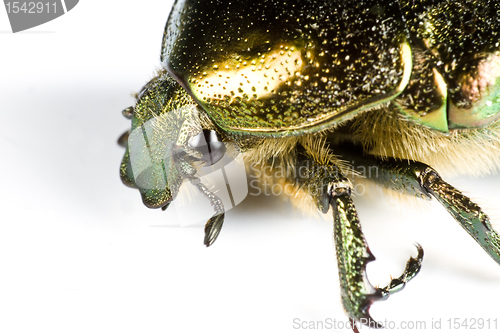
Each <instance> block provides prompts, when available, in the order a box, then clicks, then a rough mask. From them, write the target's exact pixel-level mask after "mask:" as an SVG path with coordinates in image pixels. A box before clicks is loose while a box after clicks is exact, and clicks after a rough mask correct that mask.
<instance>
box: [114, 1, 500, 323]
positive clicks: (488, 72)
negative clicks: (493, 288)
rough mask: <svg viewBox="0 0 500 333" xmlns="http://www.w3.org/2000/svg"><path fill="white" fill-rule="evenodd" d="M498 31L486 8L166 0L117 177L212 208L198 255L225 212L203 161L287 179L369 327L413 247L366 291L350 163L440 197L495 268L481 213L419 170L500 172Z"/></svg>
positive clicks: (153, 197) (408, 189)
mask: <svg viewBox="0 0 500 333" xmlns="http://www.w3.org/2000/svg"><path fill="white" fill-rule="evenodd" d="M499 22H500V3H499V2H498V1H496V0H453V1H452V0H401V1H397V0H365V1H359V0H330V1H317V0H287V1H284V0H273V1H271V0H260V1H258V2H247V1H222V0H217V1H215V0H214V1H203V0H177V1H176V2H175V4H174V7H173V9H172V12H171V14H170V17H169V19H168V22H167V25H166V28H165V33H164V37H163V42H162V53H161V61H162V67H163V69H162V70H160V71H159V72H158V75H157V76H156V77H155V78H153V79H152V80H151V81H150V82H149V83H148V84H147V85H146V86H145V87H144V88H143V89H142V91H141V92H140V93H139V94H138V96H137V100H136V105H135V107H130V108H128V109H126V110H125V111H124V115H125V116H126V117H127V118H130V119H132V129H131V131H129V132H128V133H126V134H125V135H124V136H123V137H122V138H121V139H120V142H121V143H122V144H123V145H124V146H126V147H127V150H126V152H125V156H124V158H123V161H122V164H121V170H120V171H121V172H120V174H121V179H122V181H123V182H124V183H125V184H126V185H128V186H131V187H134V188H138V189H139V191H140V193H141V195H142V199H143V202H144V204H145V205H146V206H148V207H151V208H160V207H162V208H163V209H166V208H167V207H168V205H169V204H170V203H171V201H172V200H174V198H175V197H176V195H177V193H178V191H179V188H180V187H181V185H182V183H183V182H184V181H185V180H188V181H190V182H191V183H192V184H193V185H194V186H196V187H197V188H198V189H199V190H200V191H201V192H202V193H203V194H204V195H205V196H206V197H207V198H208V199H209V200H210V202H211V204H212V206H213V207H214V210H215V213H214V215H213V216H212V218H210V219H209V221H208V223H207V225H206V228H205V244H206V245H207V246H209V245H211V244H212V243H213V242H214V241H215V239H216V238H217V236H218V234H219V232H220V229H221V227H222V223H223V220H224V207H223V205H222V203H221V201H220V199H219V198H218V197H217V196H216V195H214V194H213V193H211V192H210V190H209V189H208V188H207V187H206V186H205V185H204V184H203V183H202V182H200V181H199V178H198V177H197V170H198V168H199V167H200V165H203V164H204V165H207V164H208V165H210V164H213V163H216V162H217V160H219V159H220V158H221V157H222V156H223V155H224V153H225V152H226V148H228V146H235V147H236V148H237V150H238V151H239V152H240V153H241V154H242V155H243V157H244V158H245V160H246V161H247V162H249V163H252V165H253V167H254V168H255V167H258V168H262V169H264V168H266V169H267V170H269V169H271V168H274V169H277V168H285V169H286V172H285V173H284V174H283V173H281V175H282V176H281V177H276V179H274V181H275V182H276V183H280V184H288V185H291V186H293V188H294V193H293V197H295V198H297V197H300V198H305V200H309V201H310V202H311V203H312V204H314V205H315V206H316V207H317V208H318V209H319V210H320V211H321V212H323V213H327V212H328V211H329V210H330V208H331V211H332V212H333V219H334V230H335V244H336V252H337V260H338V268H339V274H340V281H341V291H342V302H343V305H344V308H345V310H346V312H347V314H348V315H349V317H350V318H351V320H352V321H353V322H354V321H357V322H363V323H365V324H368V325H370V326H372V327H377V326H378V324H377V323H376V322H375V321H373V320H372V319H371V317H370V315H369V308H370V305H371V304H372V303H373V302H374V301H377V300H383V299H386V298H387V297H388V296H389V295H390V294H392V293H394V292H396V291H399V290H401V289H402V288H403V287H404V286H405V284H406V283H407V282H408V281H409V280H410V279H411V278H413V277H414V276H415V275H416V274H417V273H418V271H419V270H420V265H421V262H422V258H423V250H422V248H421V247H420V246H417V248H418V256H417V257H416V258H410V259H409V260H408V263H407V265H406V268H405V270H404V272H403V274H402V275H401V276H400V277H398V278H396V279H393V280H392V281H391V283H390V284H389V285H388V286H386V287H384V288H375V287H373V286H372V285H371V284H370V283H369V281H368V279H367V278H366V274H365V270H366V265H367V263H368V262H370V261H372V260H374V257H373V255H372V254H371V252H370V250H369V248H368V246H367V244H366V241H365V239H364V236H363V233H362V231H361V228H360V223H359V220H358V217H357V214H356V210H355V207H354V205H353V201H352V199H351V191H352V188H353V185H352V184H353V182H356V181H358V180H357V178H356V177H354V175H353V174H352V172H351V170H352V167H353V166H361V167H366V168H376V169H377V170H378V172H377V173H376V174H372V175H371V179H370V180H373V181H375V182H377V183H379V184H380V185H382V186H384V187H385V188H388V189H390V190H394V191H397V192H400V193H403V194H408V195H411V196H417V197H421V198H424V199H431V197H434V198H436V199H437V200H438V201H439V202H440V203H441V204H442V205H443V206H444V207H445V208H446V209H447V210H448V212H449V213H450V214H451V215H452V216H453V217H454V218H455V219H456V220H457V221H458V222H459V223H460V224H461V225H462V226H463V227H464V229H465V230H466V231H467V232H468V233H469V234H470V235H471V236H472V237H473V238H474V239H475V240H476V241H477V242H478V243H479V245H480V246H481V247H482V248H483V249H484V250H485V251H486V252H487V253H488V254H489V255H490V256H491V257H492V258H493V259H494V260H495V261H496V262H498V263H500V237H499V234H498V233H497V232H496V231H495V230H493V228H492V226H491V225H490V222H489V218H488V216H487V215H486V214H485V213H484V212H483V211H482V210H481V208H480V207H478V206H477V205H476V204H474V203H473V202H471V201H470V199H469V198H467V197H466V196H464V195H463V194H462V193H460V192H459V191H458V190H456V189H455V188H454V187H452V186H451V185H449V184H448V183H446V182H445V181H444V180H443V179H442V178H441V177H440V176H439V174H438V173H437V172H436V171H435V169H433V168H431V167H430V166H429V165H433V166H434V167H435V168H436V169H438V170H439V169H441V170H450V169H454V170H456V171H462V172H469V173H475V172H476V173H477V172H479V173H484V172H489V171H491V170H493V169H495V168H496V167H498V166H500V122H499V121H497V120H498V118H499V117H500V23H499ZM129 134H130V135H129ZM203 139H205V141H206V144H205V145H206V147H205V148H203V144H200V142H205V141H203Z"/></svg>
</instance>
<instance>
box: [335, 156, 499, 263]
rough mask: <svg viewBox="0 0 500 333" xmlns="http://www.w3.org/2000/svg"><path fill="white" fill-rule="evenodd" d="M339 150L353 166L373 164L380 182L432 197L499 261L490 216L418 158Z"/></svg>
mask: <svg viewBox="0 0 500 333" xmlns="http://www.w3.org/2000/svg"><path fill="white" fill-rule="evenodd" d="M353 151H354V150H353V149H349V152H348V151H345V150H344V151H342V152H341V154H342V157H343V158H345V159H347V160H349V161H350V162H352V163H353V165H354V166H362V167H376V168H377V171H378V172H377V173H375V174H371V175H370V174H369V175H368V176H369V179H372V180H374V181H376V182H377V183H379V184H380V185H382V186H384V187H386V188H389V189H392V190H396V191H399V192H404V193H407V194H411V195H416V196H419V197H423V198H427V199H431V197H434V198H435V199H436V200H437V201H439V203H441V205H443V207H444V208H445V209H446V210H447V211H448V213H449V214H450V215H451V216H452V217H453V218H454V219H455V220H456V221H457V222H458V223H459V224H460V225H461V226H462V227H463V228H464V229H465V230H466V231H467V233H468V234H469V235H470V236H472V238H474V240H475V241H476V242H477V243H478V244H479V245H480V246H481V247H482V248H483V250H484V251H486V253H488V255H489V256H490V257H491V258H492V259H493V260H495V261H496V262H497V263H499V264H500V234H499V233H498V232H497V231H495V229H493V227H492V225H491V223H490V218H489V217H488V215H486V213H485V212H484V211H483V210H482V209H481V207H479V206H478V205H477V204H475V203H474V202H472V200H471V199H470V198H468V197H467V196H466V195H464V194H463V193H462V192H460V191H459V190H457V189H456V188H455V187H453V186H452V185H450V184H449V183H447V182H446V181H444V180H443V179H442V178H441V176H440V175H439V174H438V173H437V171H436V170H434V169H433V168H431V167H430V166H428V165H426V164H424V163H420V162H417V161H407V160H395V159H392V158H386V159H380V158H378V157H376V156H373V155H363V154H356V153H352V152H353Z"/></svg>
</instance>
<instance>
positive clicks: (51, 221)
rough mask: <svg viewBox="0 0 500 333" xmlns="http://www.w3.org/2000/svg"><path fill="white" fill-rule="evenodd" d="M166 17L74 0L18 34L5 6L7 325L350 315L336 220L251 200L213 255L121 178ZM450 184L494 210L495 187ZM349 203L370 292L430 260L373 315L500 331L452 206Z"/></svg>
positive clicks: (0, 264) (493, 292)
mask: <svg viewBox="0 0 500 333" xmlns="http://www.w3.org/2000/svg"><path fill="white" fill-rule="evenodd" d="M170 7H171V3H170V2H169V1H140V2H139V1H135V2H124V1H91V0H87V1H81V2H80V3H79V4H78V5H77V6H76V7H75V8H74V9H73V10H72V11H70V12H69V13H68V14H66V15H64V16H62V17H60V18H58V19H56V20H54V21H52V22H49V23H47V24H44V25H42V26H39V27H35V28H33V29H31V30H28V31H26V32H21V33H18V34H12V33H11V32H10V26H9V24H8V21H7V15H6V13H5V11H4V10H3V8H2V9H0V97H1V98H0V115H1V118H0V119H1V124H0V175H1V181H0V189H1V190H0V216H1V221H0V332H9V333H10V332H42V331H43V332H52V333H56V332H72V333H73V332H93V333H100V332H148V333H149V332H151V333H152V332H201V331H203V332H298V331H304V330H297V329H294V328H293V320H294V318H298V319H299V320H301V321H318V320H324V319H325V318H331V319H336V320H338V321H342V322H345V321H346V320H347V319H346V317H345V316H344V313H343V311H342V308H341V305H340V297H339V288H338V278H337V270H336V261H335V253H334V246H333V242H332V223H331V221H330V220H331V216H328V218H327V219H324V220H323V219H318V218H314V217H307V216H303V215H302V213H300V212H298V211H297V210H295V209H294V208H293V207H291V206H290V205H289V204H287V203H284V202H282V201H280V199H279V198H275V197H266V196H260V197H249V198H248V199H247V200H246V201H244V202H243V203H242V204H241V205H240V206H238V207H237V208H236V209H233V210H230V211H229V212H228V213H227V214H226V222H225V226H224V228H223V231H222V233H221V235H220V236H219V239H218V240H217V242H216V243H215V245H214V246H213V247H211V248H209V249H207V248H205V247H204V246H203V229H202V228H201V227H187V228H181V227H179V226H178V224H179V221H176V220H175V219H176V217H175V214H172V213H171V212H170V213H169V212H161V211H159V210H150V209H147V208H146V207H144V206H143V205H142V202H141V199H140V196H139V193H138V192H137V191H135V190H132V189H128V188H126V187H125V186H124V185H122V184H121V182H120V179H119V176H118V168H119V164H120V160H121V157H122V154H123V149H122V148H120V147H119V146H117V144H116V139H117V138H118V136H119V135H120V134H121V133H122V132H123V131H125V130H126V129H127V128H128V127H129V126H130V121H127V120H126V119H125V118H123V117H122V116H121V110H122V109H124V108H125V107H127V106H129V105H131V104H132V102H133V99H132V97H131V96H130V94H131V93H133V92H136V91H138V90H139V89H140V88H141V86H142V85H143V84H144V83H145V82H147V80H148V79H149V78H150V77H151V76H152V74H153V71H154V69H155V68H157V67H158V66H159V53H160V44H161V38H162V33H163V27H164V24H165V21H166V19H167V17H168V13H169V11H170ZM450 181H451V183H453V184H455V185H456V186H457V187H459V188H461V189H464V190H465V191H466V192H467V193H469V194H471V195H472V196H473V197H475V198H482V200H480V203H484V202H486V206H490V207H491V208H494V207H495V205H497V202H498V198H499V195H498V192H497V188H498V185H499V184H500V178H498V177H495V176H490V177H487V178H482V179H472V178H468V177H461V178H454V179H451V180H450ZM356 204H357V207H358V210H359V214H360V218H361V219H362V221H363V228H364V231H365V234H366V237H367V239H368V242H369V244H370V247H371V250H372V252H373V253H374V255H375V256H376V257H377V261H376V262H375V263H372V264H370V265H369V266H370V267H369V270H368V271H369V272H368V273H369V276H370V278H371V280H372V282H373V283H374V284H376V283H379V284H381V285H384V284H385V283H387V281H388V279H389V275H390V274H392V275H393V276H398V275H399V274H400V273H401V271H402V270H403V267H404V263H405V261H406V259H407V257H408V256H410V255H415V253H416V251H415V249H414V248H413V244H414V243H415V242H417V241H418V242H420V243H421V244H422V245H423V247H424V250H425V258H424V264H423V269H422V271H421V273H420V274H419V276H417V278H416V279H415V280H414V281H412V282H411V283H410V284H409V285H408V286H407V289H405V290H404V291H403V292H402V293H400V294H397V295H394V296H392V297H391V298H390V299H389V300H388V301H386V302H382V303H379V304H376V305H374V306H373V308H372V315H373V317H374V318H375V319H378V320H385V319H387V320H393V321H395V323H396V324H400V323H401V321H416V320H425V321H426V324H427V327H428V328H430V325H431V320H432V319H434V320H436V319H439V318H441V320H442V327H443V329H442V330H441V331H445V329H444V328H446V327H447V324H448V323H447V319H448V318H460V319H464V318H484V319H488V318H490V319H491V320H494V319H495V318H496V319H497V323H498V325H500V318H499V317H500V314H499V311H498V299H499V296H500V268H499V267H498V265H497V264H496V263H495V262H494V261H492V260H491V259H490V258H489V257H488V256H487V255H486V254H485V253H484V252H483V251H482V250H481V248H480V247H479V246H477V245H476V244H475V242H474V241H473V240H472V239H471V238H470V237H469V236H468V235H467V234H466V233H465V232H464V231H463V230H462V229H461V227H460V226H459V225H458V224H457V223H455V222H454V221H453V220H452V219H451V218H450V217H449V216H447V213H446V212H445V211H444V209H442V208H441V207H439V206H438V205H437V204H426V205H424V206H422V208H408V205H407V204H405V203H399V202H397V201H394V202H392V201H388V200H386V199H385V198H384V197H381V196H380V195H379V193H378V192H377V193H376V194H375V195H371V196H369V195H364V196H359V197H357V198H356ZM490 211H491V210H490ZM498 216H500V215H498ZM499 221H500V219H498V218H497V219H496V226H497V227H498V226H499ZM494 223H495V222H494ZM310 331H314V332H316V331H320V330H310ZM340 331H346V330H340ZM347 331H348V330H347ZM436 331H438V330H436ZM455 331H458V330H455Z"/></svg>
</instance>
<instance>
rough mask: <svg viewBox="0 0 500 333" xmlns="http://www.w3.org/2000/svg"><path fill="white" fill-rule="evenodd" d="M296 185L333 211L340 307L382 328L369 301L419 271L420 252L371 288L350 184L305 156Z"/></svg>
mask: <svg viewBox="0 0 500 333" xmlns="http://www.w3.org/2000/svg"><path fill="white" fill-rule="evenodd" d="M297 166H298V169H299V172H298V174H299V175H300V176H299V178H298V182H299V185H300V188H301V189H303V190H306V191H307V192H308V193H309V194H310V195H311V197H312V198H313V200H314V201H315V203H316V205H317V207H318V209H320V210H321V211H322V212H324V213H326V212H327V211H328V210H329V208H330V207H332V210H333V219H334V239H335V248H336V254H337V264H338V269H339V279H340V288H341V297H342V304H343V306H344V309H345V311H346V312H347V314H348V315H349V317H350V318H351V319H352V320H354V321H356V322H360V323H362V324H365V325H368V326H370V327H372V328H381V327H382V326H381V325H380V324H379V323H377V322H376V321H375V320H373V319H372V318H371V316H370V313H369V309H370V306H371V304H372V303H373V302H375V301H379V300H385V299H387V298H388V297H389V295H390V294H393V293H395V292H397V291H400V290H402V289H403V288H404V286H405V285H406V283H407V282H408V281H409V280H410V279H412V278H413V277H414V276H415V275H416V274H417V273H418V272H419V271H420V265H421V262H422V258H423V250H422V248H421V247H420V246H417V247H418V256H417V258H410V259H409V260H408V262H407V264H406V268H405V270H404V272H403V274H401V276H399V277H398V278H396V279H392V280H391V282H390V283H389V285H388V286H386V287H384V288H375V287H374V286H372V285H371V284H370V282H369V280H368V278H367V276H366V265H367V264H368V263H369V262H371V261H373V260H375V257H374V256H373V255H372V253H371V252H370V249H369V247H368V244H367V242H366V240H365V237H364V235H363V232H362V230H361V224H360V221H359V218H358V215H357V212H356V208H355V206H354V203H353V201H352V197H351V190H352V189H351V185H350V182H349V181H348V180H347V179H346V178H345V177H344V176H343V175H342V174H341V173H340V171H339V169H338V168H337V167H336V166H334V165H321V164H319V163H316V162H314V161H312V160H311V159H309V158H308V157H307V156H305V155H300V156H299V162H298V165H297Z"/></svg>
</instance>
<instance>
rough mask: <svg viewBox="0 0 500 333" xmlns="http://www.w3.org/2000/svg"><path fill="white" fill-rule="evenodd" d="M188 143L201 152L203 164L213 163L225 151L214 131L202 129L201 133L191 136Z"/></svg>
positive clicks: (221, 156) (222, 143)
mask: <svg viewBox="0 0 500 333" xmlns="http://www.w3.org/2000/svg"><path fill="white" fill-rule="evenodd" d="M188 144H189V146H190V147H191V148H193V149H194V150H196V151H199V152H200V153H201V154H202V158H201V159H202V160H203V161H205V162H206V165H205V166H210V165H214V164H215V163H217V162H218V161H219V160H220V159H221V158H223V157H224V154H225V153H226V146H225V145H224V142H222V138H221V137H220V135H219V134H217V132H216V131H211V130H207V129H204V130H203V131H202V132H201V133H199V134H197V135H196V136H193V137H192V138H191V139H190V140H189V142H188Z"/></svg>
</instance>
